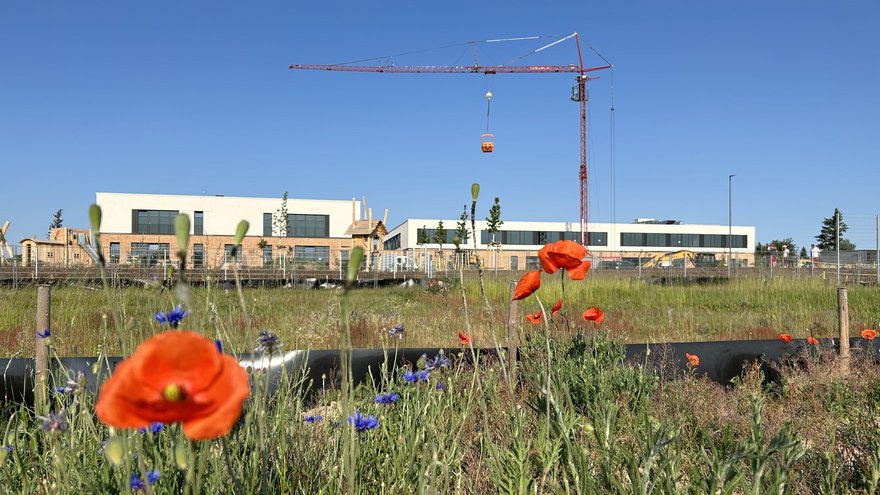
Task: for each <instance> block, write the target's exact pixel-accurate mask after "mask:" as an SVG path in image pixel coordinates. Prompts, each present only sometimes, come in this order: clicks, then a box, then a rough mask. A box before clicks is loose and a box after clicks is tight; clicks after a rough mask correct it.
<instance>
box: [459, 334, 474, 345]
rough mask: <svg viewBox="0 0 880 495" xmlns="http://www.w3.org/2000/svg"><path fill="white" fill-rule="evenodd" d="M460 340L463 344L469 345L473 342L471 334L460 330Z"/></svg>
mask: <svg viewBox="0 0 880 495" xmlns="http://www.w3.org/2000/svg"><path fill="white" fill-rule="evenodd" d="M458 341H459V342H461V345H468V344H470V343H471V336H470V335H465V334H463V333H461V332H458Z"/></svg>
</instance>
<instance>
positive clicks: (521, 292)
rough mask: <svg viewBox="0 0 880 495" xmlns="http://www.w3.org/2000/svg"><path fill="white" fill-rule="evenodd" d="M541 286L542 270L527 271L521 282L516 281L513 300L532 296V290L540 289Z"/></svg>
mask: <svg viewBox="0 0 880 495" xmlns="http://www.w3.org/2000/svg"><path fill="white" fill-rule="evenodd" d="M539 287H541V270H535V271H533V272H526V274H525V275H523V276H522V278H521V279H519V282H517V283H516V288H515V289H514V290H513V300H514V301H519V300H520V299H525V298H527V297H529V296H531V295H532V292H535V291H536V290H538V288H539Z"/></svg>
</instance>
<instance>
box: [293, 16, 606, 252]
mask: <svg viewBox="0 0 880 495" xmlns="http://www.w3.org/2000/svg"><path fill="white" fill-rule="evenodd" d="M571 38H574V40H575V44H576V45H577V52H578V63H577V64H569V65H480V64H478V63H477V52H476V42H471V43H472V44H473V45H474V64H473V65H346V64H294V65H290V66H289V67H288V68H289V69H295V70H327V71H337V72H381V73H396V74H401V73H406V74H487V75H488V74H557V73H570V74H577V76H576V77H575V79H576V81H577V86H576V89H573V90H572V96H571V99H572V100H573V101H577V102H578V103H579V104H580V148H581V161H580V170H579V173H578V178H579V181H580V240H581V244H582V245H583V246H584V247H588V246H587V243H588V235H587V194H588V190H587V81H591V80H593V79H594V78H592V77H589V76H588V75H587V74H589V73H591V72H595V71H599V70H603V69H610V68H611V67H612V65H611V64H607V65H602V66H597V67H584V59H583V55H582V53H581V43H580V39H579V38H578V33H572V34H570V35H568V36H565V37H564V38H561V39H558V40H556V41H554V42H552V43H550V44H548V45H545V46H543V47H541V48H538V49H536V50H533V51H532V52H531V53H536V52H539V51H541V50H544V49H546V48H549V47H551V46H553V45H556V44H558V43H562V42H563V41H566V40H568V39H571ZM516 39H530V38H516ZM486 41H507V40H486ZM531 53H530V54H531ZM603 60H604V59H603ZM606 62H607V61H606ZM488 96H489V95H487V97H488ZM484 136H485V135H484ZM485 144H486V143H485V142H484V144H483V150H484V151H486V146H485Z"/></svg>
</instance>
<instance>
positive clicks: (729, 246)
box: [727, 174, 736, 278]
mask: <svg viewBox="0 0 880 495" xmlns="http://www.w3.org/2000/svg"><path fill="white" fill-rule="evenodd" d="M734 177H736V174H730V175H728V176H727V278H730V272H731V266H732V264H733V178H734Z"/></svg>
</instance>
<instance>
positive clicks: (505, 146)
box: [0, 1, 880, 248]
mask: <svg viewBox="0 0 880 495" xmlns="http://www.w3.org/2000/svg"><path fill="white" fill-rule="evenodd" d="M878 19H880V3H877V2H873V1H846V2H831V1H827V2H814V1H796V2H795V1H775V2H704V1H692V2H613V3H612V2H603V3H598V2H519V1H508V2H457V1H448V2H412V1H410V2H400V1H387V2H330V1H328V2H292V1H288V2H259V3H258V4H256V3H253V4H252V3H247V2H217V1H214V2H163V1H158V2H137V3H134V2H77V3H72V2H56V3H49V2H24V1H10V2H3V4H2V6H0V164H2V170H3V173H2V177H0V197H2V199H3V201H2V205H3V206H2V207H0V221H2V220H4V219H11V220H12V227H11V229H10V232H9V235H8V237H9V239H10V240H12V241H15V242H17V241H18V240H20V239H21V238H23V237H25V236H31V235H33V234H37V235H39V236H45V233H46V230H47V226H48V224H49V222H50V221H51V218H52V214H53V212H54V211H55V210H56V209H58V208H63V209H64V221H65V225H69V226H76V227H80V226H81V227H86V226H87V224H88V221H87V215H86V210H87V208H88V205H89V204H91V203H92V202H94V198H95V196H94V193H95V192H96V191H118V192H143V193H177V194H202V193H203V192H204V193H206V194H225V195H227V196H268V197H272V196H277V197H280V196H281V194H282V193H283V192H284V191H289V193H290V195H291V196H292V197H306V198H328V199H348V198H351V197H358V198H360V197H361V196H363V195H366V196H367V202H368V204H369V205H370V206H371V207H373V208H374V213H375V211H376V210H378V211H381V210H382V209H384V208H386V207H387V208H389V209H390V215H389V223H390V224H397V223H398V222H399V221H401V220H403V219H404V218H406V217H453V218H455V217H457V216H458V214H459V213H460V212H461V207H462V205H463V204H464V203H465V202H467V201H468V200H469V196H470V193H469V191H470V184H471V183H472V182H479V183H480V184H481V185H482V194H481V205H482V207H481V208H480V210H481V211H482V213H480V215H481V216H485V215H486V212H487V210H488V207H489V205H490V202H491V198H492V197H493V196H499V197H500V198H501V204H502V211H503V218H507V219H516V220H558V221H576V220H577V217H578V180H577V178H578V159H579V158H578V138H577V136H578V125H577V122H578V107H577V104H576V103H574V102H571V101H569V95H570V87H571V85H572V83H573V77H572V76H571V75H569V74H560V75H496V76H483V75H470V74H465V75H409V74H406V75H404V74H400V75H398V74H353V73H351V74H350V73H332V72H302V71H291V70H288V69H287V66H288V65H289V64H296V63H338V62H345V61H350V60H358V59H366V58H372V57H380V56H385V55H393V54H401V53H404V52H410V51H416V50H420V49H429V48H434V47H441V46H448V45H454V46H451V47H448V48H445V49H437V50H429V51H423V52H419V53H416V54H412V55H400V56H395V57H394V58H393V59H392V60H393V62H394V63H395V64H398V65H406V64H418V65H452V64H462V63H470V62H471V60H472V55H471V53H470V51H469V48H468V45H466V44H465V43H466V42H467V41H470V40H479V39H490V38H505V37H519V36H533V35H541V36H547V38H544V39H542V40H539V41H535V42H510V43H493V44H480V45H479V47H480V48H479V50H480V51H479V57H480V61H481V62H482V63H487V64H497V63H505V62H508V61H510V60H514V59H516V57H518V56H520V55H523V54H526V53H527V52H529V51H530V50H532V49H534V48H537V47H539V46H541V45H542V44H546V43H548V42H550V41H552V40H553V39H554V38H553V36H560V35H565V34H568V33H571V32H574V31H577V32H579V33H580V35H581V38H582V42H583V43H584V45H592V46H593V47H595V48H596V49H597V50H598V51H599V52H600V53H602V55H604V56H605V57H606V58H608V59H609V60H610V61H611V62H612V63H614V65H615V69H614V74H613V89H612V76H611V73H610V72H607V71H606V72H604V73H602V74H601V78H600V79H598V80H596V81H593V82H591V83H590V97H591V106H590V111H591V115H590V126H591V133H590V155H589V156H590V179H591V186H590V218H591V220H592V221H610V220H611V219H612V213H615V215H614V216H615V217H616V219H617V220H618V221H624V222H628V221H631V220H632V219H634V218H636V217H655V218H663V219H667V218H675V219H680V220H682V221H683V222H685V223H716V224H726V223H727V192H728V190H727V186H728V179H727V177H728V175H729V174H736V177H735V178H734V186H733V191H734V193H733V202H734V209H733V218H734V224H739V225H755V226H756V227H757V229H758V240H759V241H767V240H769V239H771V238H775V237H785V236H791V237H794V239H795V241H797V242H798V244H801V245H803V244H809V243H810V242H811V240H812V237H813V236H814V235H815V234H816V233H818V230H819V224H820V222H821V220H822V218H824V217H828V216H831V214H832V213H833V211H834V208H835V207H837V208H840V209H841V211H843V213H844V217H845V219H846V220H847V222H848V223H849V224H850V227H851V229H850V230H851V233H850V234H851V235H850V237H851V238H853V240H854V241H856V243H857V244H859V246H860V247H870V248H873V247H874V232H873V227H874V215H876V214H878V213H880V205H878V203H877V200H876V198H877V192H876V190H877V186H878V184H880V167H878V165H880V146H878V139H880V123H878V122H880V118H878V116H880V92H878V91H880V90H878V88H880V64H878V62H877V61H878V60H880V53H878V52H880V30H878V29H876V23H877V20H878ZM586 53H587V58H586V63H587V64H588V65H599V64H601V60H599V59H598V58H597V57H596V56H595V55H594V54H593V53H592V52H589V51H587V52H586ZM574 62H576V49H575V45H574V44H573V43H571V42H565V43H561V44H559V45H557V46H555V47H553V48H551V49H548V50H545V51H543V52H541V53H540V54H538V55H536V56H532V57H528V58H525V59H521V60H518V61H516V62H514V63H528V64H533V63H534V64H544V63H559V64H569V63H574ZM487 89H491V90H492V92H493V93H494V95H495V96H494V98H493V101H492V105H493V108H492V115H491V119H490V123H489V124H490V129H491V131H492V132H494V133H495V136H496V137H495V140H496V152H495V153H493V154H491V155H484V154H482V153H480V151H479V135H480V133H481V132H483V131H484V129H485V126H486V115H485V114H486V103H485V98H484V93H485V92H486V90H487ZM612 94H613V96H614V101H615V126H614V132H615V136H616V140H615V146H614V150H615V153H616V160H615V170H616V212H613V211H612V210H613V209H612V202H611V190H612V187H611V160H610V158H609V155H610V150H611V148H612V147H611V140H610V138H609V135H610V130H611V124H610V121H611V119H610V111H609V107H610V99H611V96H612Z"/></svg>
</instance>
